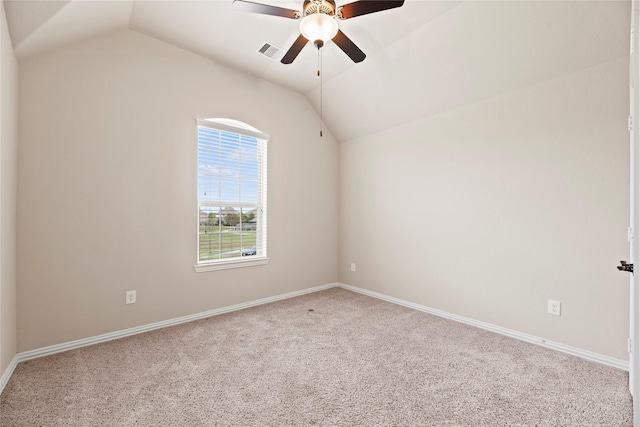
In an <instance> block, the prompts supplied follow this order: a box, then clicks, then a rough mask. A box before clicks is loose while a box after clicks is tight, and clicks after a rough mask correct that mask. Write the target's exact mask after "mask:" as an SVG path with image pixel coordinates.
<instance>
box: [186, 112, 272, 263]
mask: <svg viewBox="0 0 640 427" xmlns="http://www.w3.org/2000/svg"><path fill="white" fill-rule="evenodd" d="M197 124H198V260H197V264H196V266H195V269H196V271H198V272H199V271H209V270H218V269H224V268H234V267H245V266H250V265H259V264H266V263H267V261H268V258H267V210H266V202H267V182H266V179H267V140H268V139H269V136H268V135H265V134H263V133H262V132H260V131H258V130H257V129H255V128H253V127H251V126H249V125H247V124H246V123H242V122H238V121H235V120H229V119H206V120H198V121H197Z"/></svg>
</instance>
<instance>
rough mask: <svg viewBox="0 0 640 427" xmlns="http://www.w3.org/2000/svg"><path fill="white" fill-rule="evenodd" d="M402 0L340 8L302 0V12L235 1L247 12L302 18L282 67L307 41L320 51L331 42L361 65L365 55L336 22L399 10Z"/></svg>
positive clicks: (325, 0)
mask: <svg viewBox="0 0 640 427" xmlns="http://www.w3.org/2000/svg"><path fill="white" fill-rule="evenodd" d="M403 4H404V0H400V1H387V0H358V1H354V2H352V3H347V4H344V5H342V6H336V2H335V1H334V0H304V3H303V5H302V12H299V11H297V10H293V9H285V8H282V7H278V6H272V5H268V4H262V3H254V2H250V1H246V0H234V1H233V5H234V6H235V8H236V9H239V10H243V11H246V12H254V13H262V14H265V15H273V16H281V17H283V18H290V19H301V18H302V21H301V22H300V33H301V34H300V35H299V36H298V38H297V39H296V41H295V42H293V45H292V46H291V47H290V48H289V50H288V51H287V53H286V54H285V55H284V56H283V57H282V60H281V61H280V62H282V63H283V64H291V63H292V62H293V60H294V59H296V57H297V56H298V54H299V53H300V52H301V51H302V49H303V48H304V47H305V45H306V44H307V41H311V42H313V45H314V46H315V47H316V48H318V49H320V48H321V47H322V46H324V44H325V43H326V42H328V41H329V40H333V42H334V43H335V44H336V45H338V47H339V48H340V49H342V51H343V52H344V53H346V54H347V56H349V58H351V59H352V60H353V62H361V61H363V60H364V58H365V57H366V55H365V54H364V52H363V51H361V50H360V48H359V47H358V46H356V44H355V43H354V42H352V41H351V39H350V38H349V37H347V36H346V35H345V34H344V33H343V32H342V31H340V28H338V22H337V20H336V19H335V18H338V19H350V18H355V17H356V16H361V15H367V14H369V13H374V12H380V11H383V10H387V9H393V8H396V7H400V6H402V5H403Z"/></svg>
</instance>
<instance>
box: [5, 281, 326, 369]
mask: <svg viewBox="0 0 640 427" xmlns="http://www.w3.org/2000/svg"><path fill="white" fill-rule="evenodd" d="M337 286H338V283H329V284H326V285H322V286H316V287H313V288H307V289H303V290H301V291H294V292H288V293H286V294H281V295H276V296H273V297H268V298H262V299H258V300H254V301H249V302H245V303H240V304H236V305H230V306H228V307H222V308H217V309H214V310H209V311H205V312H202V313H196V314H191V315H188V316H183V317H177V318H175V319H169V320H164V321H162V322H156V323H150V324H148V325H142V326H138V327H135V328H130V329H123V330H121V331H115V332H110V333H107V334H102V335H97V336H93V337H89V338H83V339H80V340H75V341H69V342H66V343H62V344H56V345H52V346H48V347H42V348H37V349H35V350H30V351H25V352H22V353H18V355H17V356H16V359H17V363H19V362H24V361H25V360H31V359H36V358H38V357H44V356H49V355H51V354H56V353H61V352H63V351H68V350H73V349H76V348H81V347H86V346H88V345H92V344H98V343H103V342H107V341H111V340H115V339H118V338H124V337H128V336H131V335H137V334H140V333H143V332H149V331H153V330H155V329H160V328H166V327H168V326H174V325H179V324H181V323H187V322H192V321H194V320H199V319H204V318H207V317H211V316H217V315H219V314H224V313H229V312H232V311H237V310H242V309H245V308H249V307H255V306H258V305H262V304H269V303H271V302H276V301H280V300H284V299H288V298H293V297H298V296H301V295H305V294H310V293H313V292H318V291H323V290H325V289H330V288H335V287H337ZM7 381H8V378H7Z"/></svg>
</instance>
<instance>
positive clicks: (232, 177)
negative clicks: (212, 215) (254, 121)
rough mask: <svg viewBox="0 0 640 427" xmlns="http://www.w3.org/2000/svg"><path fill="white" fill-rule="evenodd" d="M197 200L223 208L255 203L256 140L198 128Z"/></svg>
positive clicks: (256, 184) (256, 197)
mask: <svg viewBox="0 0 640 427" xmlns="http://www.w3.org/2000/svg"><path fill="white" fill-rule="evenodd" d="M198 198H199V199H200V200H201V201H209V202H217V203H220V204H223V205H226V206H229V205H234V204H239V203H238V202H240V203H255V204H257V203H258V140H257V139H256V138H255V137H251V136H245V135H238V134H235V133H232V132H226V131H221V130H217V129H210V128H206V127H199V128H198Z"/></svg>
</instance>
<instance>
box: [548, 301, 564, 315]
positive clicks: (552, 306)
mask: <svg viewBox="0 0 640 427" xmlns="http://www.w3.org/2000/svg"><path fill="white" fill-rule="evenodd" d="M560 305H561V304H560V301H554V300H552V299H550V300H549V301H548V302H547V313H549V314H553V315H554V316H560Z"/></svg>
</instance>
